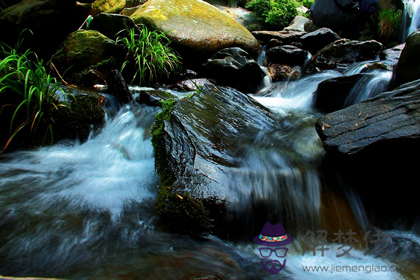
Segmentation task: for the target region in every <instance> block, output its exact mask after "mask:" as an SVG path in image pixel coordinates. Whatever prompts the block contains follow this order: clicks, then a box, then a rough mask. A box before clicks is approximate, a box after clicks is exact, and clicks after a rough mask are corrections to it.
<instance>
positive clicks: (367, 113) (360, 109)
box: [316, 80, 420, 155]
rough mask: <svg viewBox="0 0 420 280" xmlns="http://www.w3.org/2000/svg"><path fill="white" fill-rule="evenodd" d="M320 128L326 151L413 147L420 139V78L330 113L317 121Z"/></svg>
mask: <svg viewBox="0 0 420 280" xmlns="http://www.w3.org/2000/svg"><path fill="white" fill-rule="evenodd" d="M316 130H317V132H318V134H319V136H320V138H321V140H322V141H323V144H324V148H325V150H327V151H328V152H330V153H334V154H343V155H353V154H361V153H363V152H365V151H370V150H373V149H374V148H378V149H379V152H382V153H385V154H386V153H387V154H390V151H392V150H393V151H397V150H399V149H400V148H401V147H402V146H404V147H405V148H407V147H409V146H412V145H413V144H414V143H415V142H418V141H420V81H419V80H417V81H414V82H412V83H408V84H404V85H402V86H401V87H399V88H397V89H395V90H393V91H391V92H385V93H382V94H379V95H377V96H375V97H373V98H370V99H368V100H365V101H363V102H361V103H358V104H355V105H352V106H350V107H347V108H345V109H343V110H340V111H337V112H333V113H331V114H328V115H326V116H324V117H322V118H320V119H319V120H318V121H317V123H316ZM413 148H414V147H413Z"/></svg>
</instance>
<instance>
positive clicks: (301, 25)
mask: <svg viewBox="0 0 420 280" xmlns="http://www.w3.org/2000/svg"><path fill="white" fill-rule="evenodd" d="M308 21H309V19H308V18H306V17H303V16H296V17H295V18H294V19H293V21H292V22H291V23H290V25H289V26H288V27H286V28H284V30H291V31H292V30H293V31H301V32H305V24H306V22H308Z"/></svg>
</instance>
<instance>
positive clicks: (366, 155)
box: [316, 80, 420, 230]
mask: <svg viewBox="0 0 420 280" xmlns="http://www.w3.org/2000/svg"><path fill="white" fill-rule="evenodd" d="M316 130H317V132H318V134H319V136H320V138H321V139H322V141H323V145H324V148H325V150H326V151H327V153H326V157H325V162H326V163H327V164H328V166H330V168H331V169H332V170H331V171H330V172H331V174H337V175H338V176H339V178H340V179H341V181H342V182H345V184H346V186H345V187H348V188H355V189H356V190H357V192H358V196H359V197H360V199H361V201H362V203H363V206H364V208H365V209H366V212H367V213H368V215H369V218H371V221H372V222H373V223H374V224H375V225H376V226H378V227H380V228H381V230H382V229H389V228H395V226H396V225H401V221H402V220H404V223H405V224H406V225H407V227H411V226H413V225H414V224H415V222H416V220H417V219H418V215H419V214H420V211H419V207H418V197H417V196H416V195H413V194H414V193H415V190H416V188H417V186H416V184H415V182H416V180H417V174H418V159H419V157H420V149H419V145H420V80H416V81H413V82H411V83H408V84H404V85H402V86H400V87H399V88H396V89H395V90H393V91H390V92H384V93H382V94H379V95H377V96H375V97H373V98H371V99H368V100H365V101H363V102H361V103H357V104H354V105H352V106H350V107H347V108H345V109H343V110H340V111H336V112H333V113H330V114H327V115H325V116H323V117H322V118H320V119H319V120H318V121H317V122H316ZM337 175H336V176H337Z"/></svg>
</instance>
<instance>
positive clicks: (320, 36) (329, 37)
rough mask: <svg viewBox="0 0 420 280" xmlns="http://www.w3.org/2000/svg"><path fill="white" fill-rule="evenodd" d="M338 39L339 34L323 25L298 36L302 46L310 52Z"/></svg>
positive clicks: (314, 51)
mask: <svg viewBox="0 0 420 280" xmlns="http://www.w3.org/2000/svg"><path fill="white" fill-rule="evenodd" d="M339 39H340V36H338V35H337V33H335V32H334V31H332V30H331V29H329V28H325V27H324V28H320V29H318V30H316V31H313V32H310V33H307V34H305V35H303V36H302V37H301V38H300V40H301V42H302V45H303V47H304V48H305V49H307V50H308V51H310V52H311V53H312V54H315V53H316V52H317V51H319V50H321V49H322V48H324V47H325V46H327V45H329V44H331V43H333V42H335V41H337V40H339Z"/></svg>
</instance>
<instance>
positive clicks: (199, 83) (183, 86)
mask: <svg viewBox="0 0 420 280" xmlns="http://www.w3.org/2000/svg"><path fill="white" fill-rule="evenodd" d="M210 84H213V82H211V81H210V80H209V79H206V78H200V79H189V80H183V81H179V82H177V83H176V84H175V85H174V86H173V88H174V89H177V90H183V91H199V90H200V89H201V88H202V87H203V86H204V85H210Z"/></svg>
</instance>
